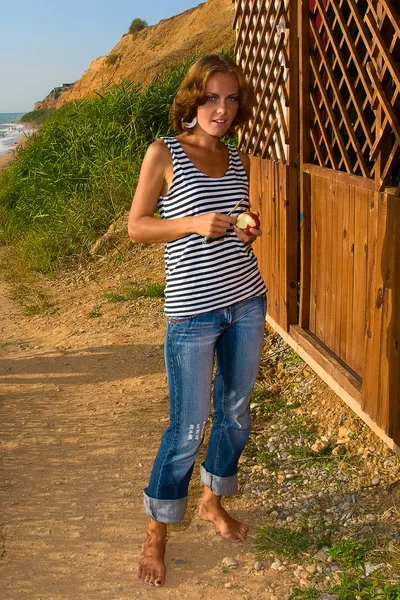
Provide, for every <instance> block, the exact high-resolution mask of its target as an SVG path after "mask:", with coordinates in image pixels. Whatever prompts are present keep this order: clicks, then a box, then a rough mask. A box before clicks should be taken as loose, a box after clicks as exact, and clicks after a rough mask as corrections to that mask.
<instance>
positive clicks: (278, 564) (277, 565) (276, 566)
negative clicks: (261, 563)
mask: <svg viewBox="0 0 400 600" xmlns="http://www.w3.org/2000/svg"><path fill="white" fill-rule="evenodd" d="M281 566H282V563H281V561H280V560H279V558H275V560H274V562H273V563H272V565H271V569H273V570H274V571H278V569H279V568H280V567H281Z"/></svg>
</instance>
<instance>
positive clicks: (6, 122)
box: [0, 113, 32, 156]
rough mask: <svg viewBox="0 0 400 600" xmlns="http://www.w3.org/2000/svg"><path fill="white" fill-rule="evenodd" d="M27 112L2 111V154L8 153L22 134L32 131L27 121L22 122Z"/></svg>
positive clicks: (0, 138)
mask: <svg viewBox="0 0 400 600" xmlns="http://www.w3.org/2000/svg"><path fill="white" fill-rule="evenodd" d="M24 114H25V113H0V156H1V155H2V154H6V153H7V152H8V151H9V150H10V148H11V147H12V146H13V145H14V144H15V143H16V142H18V141H19V140H20V139H21V137H22V136H24V135H29V134H30V133H31V132H32V131H31V129H29V126H28V125H27V124H25V123H20V122H19V121H20V119H21V117H22V116H23V115H24Z"/></svg>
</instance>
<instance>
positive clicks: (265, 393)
mask: <svg viewBox="0 0 400 600" xmlns="http://www.w3.org/2000/svg"><path fill="white" fill-rule="evenodd" d="M251 402H254V403H255V404H258V405H259V408H260V409H261V411H262V416H263V418H264V419H270V418H271V417H272V416H273V415H274V414H275V413H277V412H278V411H280V410H282V409H284V408H287V405H286V402H285V400H284V398H283V397H282V396H281V395H280V393H279V392H272V391H270V390H265V389H264V388H256V389H255V390H254V391H253V394H252V396H251Z"/></svg>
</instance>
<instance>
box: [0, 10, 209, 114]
mask: <svg viewBox="0 0 400 600" xmlns="http://www.w3.org/2000/svg"><path fill="white" fill-rule="evenodd" d="M203 1H204V0H203ZM199 4H201V0H140V1H139V0H130V1H129V0H19V1H18V0H17V1H14V2H13V1H12V0H0V57H1V60H0V113H9V112H28V111H31V110H33V105H34V103H35V102H37V101H39V100H43V98H45V97H46V96H47V94H48V93H49V92H50V91H51V90H52V89H53V88H54V87H56V86H60V85H62V84H63V83H69V82H73V81H76V80H77V79H79V78H80V76H81V75H82V74H83V72H84V71H86V69H87V68H88V66H89V64H90V63H91V62H92V60H94V59H95V58H98V57H99V56H104V55H106V54H108V53H109V52H110V50H111V49H112V48H113V47H114V46H115V44H116V43H117V42H118V41H119V40H120V38H121V37H122V35H123V34H124V33H127V31H128V29H129V26H130V24H131V22H132V20H133V19H135V18H139V19H143V20H144V21H147V22H148V24H149V25H155V24H156V23H158V22H159V21H160V20H161V19H167V18H168V17H172V16H174V15H177V14H179V13H181V12H183V11H185V10H187V9H189V8H193V7H194V6H198V5H199Z"/></svg>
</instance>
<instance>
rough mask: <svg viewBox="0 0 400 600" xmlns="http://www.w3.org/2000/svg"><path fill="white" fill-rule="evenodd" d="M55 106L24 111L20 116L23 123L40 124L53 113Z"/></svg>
mask: <svg viewBox="0 0 400 600" xmlns="http://www.w3.org/2000/svg"><path fill="white" fill-rule="evenodd" d="M55 111H56V109H55V108H40V109H39V110H33V111H31V112H28V113H26V114H25V115H23V116H22V117H21V119H20V120H21V121H22V122H23V123H33V124H35V125H38V126H41V125H43V124H44V123H45V122H46V121H48V119H49V118H50V117H51V116H52V115H53V114H54V113H55Z"/></svg>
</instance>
